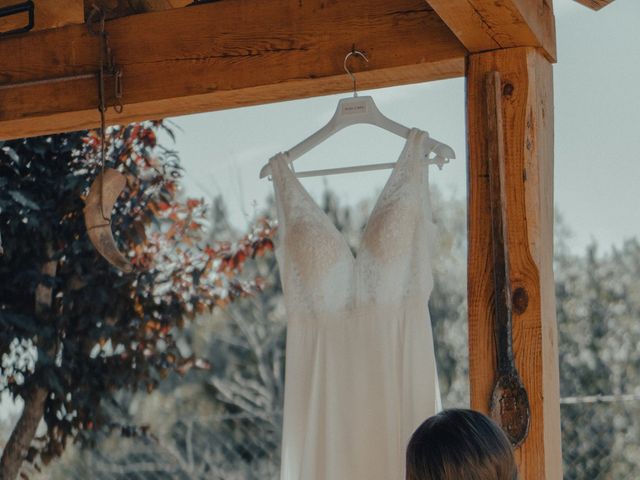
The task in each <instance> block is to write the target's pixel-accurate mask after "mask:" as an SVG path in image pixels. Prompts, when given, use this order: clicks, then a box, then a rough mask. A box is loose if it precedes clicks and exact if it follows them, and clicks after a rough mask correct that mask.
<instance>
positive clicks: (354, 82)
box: [344, 48, 369, 97]
mask: <svg viewBox="0 0 640 480" xmlns="http://www.w3.org/2000/svg"><path fill="white" fill-rule="evenodd" d="M354 54H355V55H360V56H361V57H362V58H364V59H365V60H366V61H367V62H369V59H368V58H367V56H366V55H365V54H364V53H363V52H361V51H360V50H356V49H355V48H354V49H353V50H351V51H350V52H349V53H347V56H346V57H344V71H345V72H347V74H348V75H349V76H350V77H351V80H353V96H354V97H357V96H358V92H357V91H356V77H355V75H354V74H353V73H351V71H350V70H349V67H347V60H349V57H350V56H351V55H354Z"/></svg>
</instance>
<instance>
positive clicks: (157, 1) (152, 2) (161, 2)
mask: <svg viewBox="0 0 640 480" xmlns="http://www.w3.org/2000/svg"><path fill="white" fill-rule="evenodd" d="M190 3H193V2H192V0H84V10H85V16H86V17H87V18H88V16H89V13H90V12H91V10H92V8H93V5H96V6H97V7H100V8H101V9H102V10H103V11H104V12H105V16H106V18H109V19H112V18H119V17H125V16H127V15H135V14H136V13H145V12H160V11H162V10H169V9H172V8H180V7H186V6H187V5H189V4H190Z"/></svg>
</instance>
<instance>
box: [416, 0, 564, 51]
mask: <svg viewBox="0 0 640 480" xmlns="http://www.w3.org/2000/svg"><path fill="white" fill-rule="evenodd" d="M427 3H429V5H431V7H433V9H434V10H435V11H436V12H437V13H438V15H440V18H442V19H443V20H444V22H445V23H446V24H447V25H448V26H449V28H450V29H451V30H452V31H453V33H454V34H455V35H456V36H457V37H458V39H459V40H460V41H461V42H462V44H463V45H464V46H465V47H466V48H467V50H469V51H470V52H474V53H476V52H484V51H489V50H497V49H500V48H510V47H539V48H542V50H544V52H545V55H546V56H547V58H548V59H549V60H551V61H555V60H556V32H555V18H554V15H553V8H552V6H551V2H550V1H548V0H503V1H499V2H496V1H495V0H427Z"/></svg>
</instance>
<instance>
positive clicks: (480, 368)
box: [466, 47, 562, 480]
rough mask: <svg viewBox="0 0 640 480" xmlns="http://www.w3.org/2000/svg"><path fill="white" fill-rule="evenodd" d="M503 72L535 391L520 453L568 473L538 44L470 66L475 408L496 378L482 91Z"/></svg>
mask: <svg viewBox="0 0 640 480" xmlns="http://www.w3.org/2000/svg"><path fill="white" fill-rule="evenodd" d="M491 71H498V72H499V73H500V75H501V78H502V98H503V100H502V116H503V129H504V154H505V181H504V187H505V198H506V201H505V203H506V205H505V208H506V212H507V243H508V248H509V260H510V266H509V268H510V277H511V284H512V296H513V293H514V291H516V290H518V289H521V290H520V292H525V293H526V301H525V302H524V303H522V302H520V303H519V304H518V308H517V309H515V308H514V312H513V347H514V354H515V360H516V366H517V368H518V371H519V372H520V374H521V376H522V379H523V381H524V384H525V387H526V389H527V391H528V394H529V401H530V406H531V425H530V431H529V436H528V437H527V440H526V441H525V442H524V444H523V445H522V446H521V447H520V448H519V449H518V450H517V456H518V463H519V466H520V469H521V474H522V478H523V479H525V480H545V479H546V480H557V479H561V478H562V455H561V447H560V441H561V436H560V402H559V400H560V399H559V373H558V350H557V330H556V316H555V294H554V280H553V270H552V257H553V86H552V68H551V64H550V63H549V61H548V60H547V59H546V58H545V57H544V56H543V54H542V53H541V52H540V51H539V50H537V49H535V48H526V47H523V48H514V49H505V50H499V51H495V52H487V53H479V54H472V55H470V57H469V63H468V70H467V82H466V84H467V115H468V117H467V121H468V144H469V160H468V161H469V165H468V166H469V180H468V201H469V205H468V228H469V259H468V279H469V280H468V302H469V375H470V381H471V405H472V407H473V408H474V409H476V410H480V411H483V412H488V411H489V402H490V398H491V390H492V387H493V384H494V382H495V371H496V356H495V342H494V338H493V315H494V314H493V298H494V292H493V282H492V277H493V265H492V264H491V206H490V194H489V193H490V192H489V171H488V160H487V153H486V152H487V138H488V135H489V132H488V128H487V124H486V123H487V122H486V115H485V112H484V110H485V108H486V106H485V105H486V102H485V98H484V95H483V90H482V89H483V81H484V78H485V76H486V74H487V73H488V72H491ZM518 297H521V298H524V297H523V296H522V293H519V294H518Z"/></svg>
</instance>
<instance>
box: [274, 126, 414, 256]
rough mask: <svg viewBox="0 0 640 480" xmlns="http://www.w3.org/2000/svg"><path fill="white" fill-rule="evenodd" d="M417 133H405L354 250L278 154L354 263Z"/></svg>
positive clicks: (293, 179) (282, 156) (300, 189)
mask: <svg viewBox="0 0 640 480" xmlns="http://www.w3.org/2000/svg"><path fill="white" fill-rule="evenodd" d="M419 133H422V131H421V130H420V129H418V128H412V129H411V131H410V132H409V135H407V139H406V140H405V143H404V146H403V148H402V150H401V152H400V155H398V160H397V161H396V163H395V164H394V165H393V168H392V169H391V173H390V174H389V176H388V177H387V180H386V182H385V183H384V186H383V187H382V190H380V193H379V194H378V197H377V198H376V201H375V203H374V205H373V208H372V209H371V212H370V213H369V216H368V218H367V223H366V224H365V226H364V229H363V230H362V233H361V234H360V241H359V242H358V248H357V249H356V251H355V252H353V251H352V250H351V247H350V246H349V242H348V241H347V239H346V237H345V236H344V234H343V233H342V232H341V231H340V230H338V227H337V226H336V225H335V223H333V221H332V220H331V217H329V215H327V212H325V211H324V210H323V209H322V207H320V205H318V203H317V202H316V201H315V200H314V199H313V197H312V196H311V194H310V193H309V191H308V190H307V189H306V188H305V187H304V185H302V182H300V179H299V178H298V177H297V176H296V175H295V173H294V172H293V171H292V170H291V169H290V168H289V164H288V162H287V161H286V157H285V156H284V155H280V156H279V158H278V160H279V161H282V162H284V165H283V167H284V168H283V170H286V171H287V175H288V176H289V177H291V178H292V181H293V183H294V184H295V185H296V186H297V188H298V190H299V191H300V193H302V195H303V196H304V197H306V198H307V200H308V201H309V203H311V205H312V208H313V209H314V210H316V211H317V212H318V213H319V214H320V216H321V217H323V218H324V220H325V221H326V222H327V223H328V224H329V228H330V229H331V230H332V231H333V233H334V234H335V235H336V236H338V237H340V239H341V240H342V242H343V243H344V245H345V248H346V249H347V251H348V252H349V256H350V257H351V260H352V262H353V263H354V264H355V263H356V262H357V261H358V259H359V258H360V256H361V250H362V248H363V245H364V241H365V240H366V238H367V232H368V231H369V225H370V223H371V220H372V219H373V218H375V215H376V213H377V211H378V209H379V208H380V203H381V202H382V199H383V198H384V196H385V194H386V193H387V190H388V189H389V188H390V186H391V184H392V180H393V179H394V178H395V177H396V175H397V174H398V171H399V170H400V167H401V166H402V165H404V164H405V163H407V161H408V160H407V158H406V157H407V153H408V150H409V148H410V147H413V146H414V143H415V137H416V135H418V134H419ZM412 153H415V152H412Z"/></svg>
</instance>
